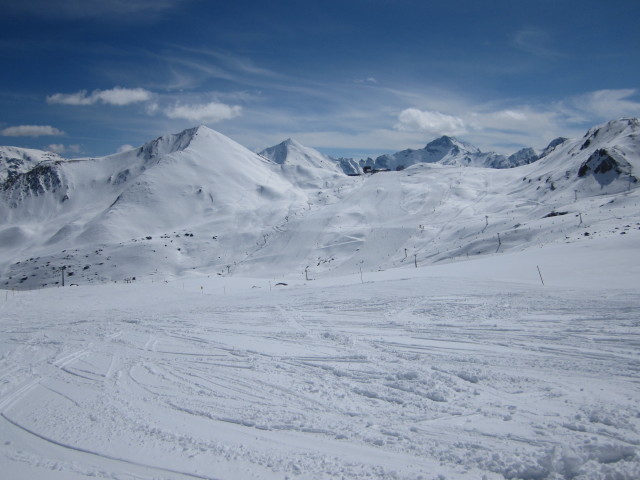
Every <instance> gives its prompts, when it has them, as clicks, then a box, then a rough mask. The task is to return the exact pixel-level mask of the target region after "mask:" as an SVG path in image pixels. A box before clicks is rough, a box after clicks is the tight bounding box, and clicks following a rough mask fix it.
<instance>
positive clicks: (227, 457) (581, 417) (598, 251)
mask: <svg viewBox="0 0 640 480" xmlns="http://www.w3.org/2000/svg"><path fill="white" fill-rule="evenodd" d="M639 238H640V231H638V230H635V231H634V232H630V233H629V234H628V235H626V236H612V237H608V238H597V239H593V240H590V241H589V245H588V246H587V245H586V244H584V243H583V244H580V245H578V246H576V245H575V244H561V245H557V246H553V247H548V248H544V249H539V248H538V249H534V250H530V251H527V252H520V253H514V254H505V255H502V256H493V257H483V258H482V259H479V260H477V261H469V262H464V263H456V264H448V265H439V266H427V267H424V268H422V267H421V268H418V269H415V268H411V269H405V270H395V271H386V272H374V273H365V275H364V278H363V283H361V280H360V277H359V276H358V275H352V276H349V277H341V278H331V279H324V280H322V281H318V282H302V281H298V282H294V283H295V285H293V284H292V283H290V284H289V286H286V287H285V286H276V285H275V282H272V285H270V284H269V283H268V281H267V280H266V279H248V278H247V279H242V278H237V277H236V278H232V277H217V276H212V277H211V278H207V276H206V275H194V276H193V277H191V278H182V279H180V280H179V281H174V282H169V283H151V282H149V281H148V279H145V281H144V282H142V283H140V282H139V283H138V284H134V285H128V284H117V285H114V284H111V285H99V286H92V287H82V286H81V287H78V288H65V289H62V288H59V289H41V290H35V291H17V292H10V291H7V292H6V295H3V296H2V297H0V313H1V314H0V352H2V353H1V355H0V379H1V381H0V438H2V442H0V465H2V472H3V475H4V476H5V477H6V478H11V479H12V480H27V479H33V478H46V479H53V480H57V479H64V480H78V479H86V478H99V479H102V478H104V479H107V478H111V479H112V478H122V479H129V478H145V479H146V478H149V479H150V478H162V479H167V480H184V479H211V480H213V479H217V480H220V479H222V480H234V479H244V478H261V479H266V480H276V479H278V480H279V479H283V478H289V479H290V480H293V479H300V480H303V479H304V480H307V479H309V480H324V479H334V478H335V479H341V478H348V479H353V480H365V479H369V480H371V479H380V480H383V479H384V480H386V479H390V478H391V479H396V480H413V479H419V478H422V479H428V480H432V479H460V480H476V479H486V480H505V479H523V480H524V479H527V480H530V479H537V480H570V479H571V480H601V479H616V480H635V479H637V478H639V476H640V455H639V454H640V452H639V451H638V445H639V444H640V434H639V432H640V417H639V416H638V414H637V413H638V411H639V410H640V387H639V386H638V382H637V369H638V352H637V346H638V342H639V341H640V336H639V333H638V318H637V312H638V309H639V308H640V302H639V298H640V296H639V295H638V293H640V291H639V290H638V285H639V283H638V282H637V281H635V282H629V281H628V280H629V277H628V276H627V274H629V273H630V272H629V269H627V268H625V267H624V260H625V259H627V258H630V257H635V256H636V255H637V248H638V240H639ZM621 261H622V262H621ZM627 263H628V262H627ZM536 265H539V266H540V267H541V271H542V272H543V274H544V279H545V282H546V285H545V286H542V285H541V283H540V281H539V278H538V272H537V271H536ZM621 266H622V269H621ZM512 267H526V268H512ZM558 267H564V269H563V268H558ZM631 267H632V268H631V270H632V274H633V278H635V279H636V280H637V278H638V275H639V274H640V272H639V271H638V268H637V267H636V266H635V265H634V264H631ZM620 273H623V276H625V277H626V278H624V279H621V278H620ZM563 285H564V286H563Z"/></svg>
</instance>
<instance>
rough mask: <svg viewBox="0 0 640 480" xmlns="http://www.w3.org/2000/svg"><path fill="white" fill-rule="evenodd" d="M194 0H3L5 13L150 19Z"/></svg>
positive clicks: (60, 16) (78, 17) (76, 17)
mask: <svg viewBox="0 0 640 480" xmlns="http://www.w3.org/2000/svg"><path fill="white" fill-rule="evenodd" d="M188 1H190V0H109V1H104V0H47V1H44V2H43V1H42V0H21V1H19V2H3V13H6V14H20V15H33V16H38V17H45V18H51V19H60V18H67V19H87V18H91V19H99V20H118V21H120V22H130V21H133V20H134V18H133V17H135V19H136V21H140V20H142V21H149V20H154V19H155V18H156V17H157V16H159V15H161V14H164V13H166V12H169V11H171V10H173V9H175V8H178V7H180V6H183V5H184V4H185V2H188Z"/></svg>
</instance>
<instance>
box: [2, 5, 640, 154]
mask: <svg viewBox="0 0 640 480" xmlns="http://www.w3.org/2000/svg"><path fill="white" fill-rule="evenodd" d="M0 9H1V10H0V11H1V12H2V14H1V15H0V60H1V62H2V63H1V65H2V70H3V72H2V75H0V144H3V145H17V146H23V147H31V148H41V149H49V150H52V151H57V152H60V153H61V154H62V155H63V156H68V157H74V156H76V157H77V156H97V155H106V154H109V153H114V152H115V151H117V150H118V149H119V148H122V147H123V146H126V145H133V146H137V145H140V144H142V143H144V142H146V141H148V140H151V139H153V138H155V137H157V136H159V135H162V134H164V133H173V132H179V131H181V130H183V129H185V128H188V127H191V126H194V125H199V124H204V125H207V126H209V127H211V128H213V129H215V130H218V131H220V132H222V133H224V134H226V135H228V136H230V137H231V138H233V139H234V140H236V141H238V142H239V143H241V144H243V145H245V146H246V147H248V148H251V149H254V150H255V149H262V148H265V147H268V146H271V145H274V144H276V143H279V142H280V141H282V140H284V139H286V138H288V137H293V138H295V139H296V140H298V141H299V142H301V143H303V144H304V145H308V146H312V147H315V148H318V149H319V150H320V151H322V152H324V153H328V154H332V155H335V156H340V155H343V156H355V157H361V156H367V155H376V154H380V153H384V152H390V151H397V150H401V149H404V148H421V147H423V146H424V145H425V144H426V143H427V142H428V141H430V140H432V139H434V138H436V137H438V136H440V135H442V134H449V135H454V136H457V137H459V138H461V139H463V140H466V141H468V142H470V143H473V144H475V145H477V146H479V147H481V148H482V149H483V150H493V151H498V152H501V153H512V152H514V151H516V150H517V149H518V148H520V147H522V146H533V147H534V148H542V147H544V146H545V145H546V144H547V143H548V142H549V141H550V140H552V139H553V138H555V137H557V136H560V135H562V136H570V137H571V136H573V137H575V136H579V135H582V134H584V132H585V131H586V129H587V128H589V127H591V126H593V125H595V124H598V123H601V122H604V121H607V120H610V119H614V118H619V117H623V116H640V29H639V28H638V21H639V20H640V2H638V1H637V0H609V1H607V2H604V1H602V0H599V1H592V0H580V1H573V0H571V1H569V0H567V1H563V0H554V1H546V0H527V1H521V0H509V1H502V0H495V1H486V2H479V1H462V0H461V1H458V0H448V1H444V2H439V1H438V2H436V1H427V0H422V1H414V0H394V1H387V0H366V1H365V0H341V1H334V0H323V1H315V0H300V1H288V0H287V1H277V0H274V1H273V2H262V1H244V0H235V1H228V0H225V1H217V0H110V1H108V2H107V1H103V0H20V1H16V0H0Z"/></svg>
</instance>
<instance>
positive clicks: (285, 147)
mask: <svg viewBox="0 0 640 480" xmlns="http://www.w3.org/2000/svg"><path fill="white" fill-rule="evenodd" d="M260 156H262V157H265V158H268V159H269V160H271V161H272V162H274V163H277V164H279V165H298V166H302V167H314V168H324V169H327V170H333V171H336V172H339V170H338V168H337V167H336V164H335V162H334V161H333V160H332V159H331V158H330V157H327V156H326V155H323V154H322V153H320V152H318V151H317V150H315V149H313V148H310V147H305V146H304V145H302V144H300V143H299V142H297V141H295V140H294V139H292V138H289V139H287V140H285V141H284V142H282V143H279V144H278V145H275V146H273V147H269V148H267V149H265V150H263V151H261V152H260Z"/></svg>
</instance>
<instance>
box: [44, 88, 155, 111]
mask: <svg viewBox="0 0 640 480" xmlns="http://www.w3.org/2000/svg"><path fill="white" fill-rule="evenodd" d="M152 97H153V94H152V93H151V92H150V91H149V90H145V89H144V88H122V87H114V88H112V89H110V90H94V91H93V92H92V93H91V94H90V95H89V94H87V91H86V90H81V91H79V92H76V93H55V94H53V95H50V96H48V97H47V103H49V104H62V105H74V106H84V105H93V104H95V103H97V102H101V103H104V104H107V105H117V106H123V105H130V104H132V103H138V102H146V101H148V100H151V98H152Z"/></svg>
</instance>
